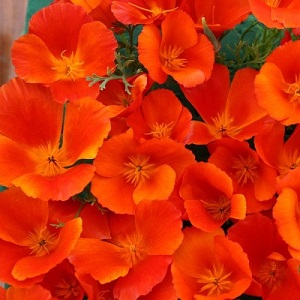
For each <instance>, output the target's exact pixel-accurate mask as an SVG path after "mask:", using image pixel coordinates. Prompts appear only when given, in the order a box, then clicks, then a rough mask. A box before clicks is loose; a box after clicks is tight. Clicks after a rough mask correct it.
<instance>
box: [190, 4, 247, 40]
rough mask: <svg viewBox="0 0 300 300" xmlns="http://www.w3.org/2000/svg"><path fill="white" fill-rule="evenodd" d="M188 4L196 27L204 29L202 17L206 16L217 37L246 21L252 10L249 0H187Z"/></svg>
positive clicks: (207, 22)
mask: <svg viewBox="0 0 300 300" xmlns="http://www.w3.org/2000/svg"><path fill="white" fill-rule="evenodd" d="M186 4H187V5H188V7H189V9H188V13H189V15H190V16H191V17H192V18H193V20H194V22H195V26H196V28H199V29H203V24H202V18H205V21H206V24H207V26H208V27H209V29H210V30H211V31H212V32H213V33H214V34H215V35H216V36H217V37H219V36H220V35H221V34H222V33H223V32H224V31H225V30H227V29H232V28H233V27H234V26H235V25H237V24H239V23H241V22H242V21H244V20H245V19H246V18H247V16H248V15H249V14H250V11H251V10H250V6H249V3H248V0H227V1H226V2H225V1H223V0H209V1H197V0H187V1H186Z"/></svg>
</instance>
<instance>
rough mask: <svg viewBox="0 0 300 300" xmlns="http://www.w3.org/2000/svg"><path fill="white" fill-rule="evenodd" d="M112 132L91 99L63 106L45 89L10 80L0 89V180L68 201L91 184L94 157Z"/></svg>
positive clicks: (102, 111)
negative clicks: (91, 161) (91, 160)
mask: <svg viewBox="0 0 300 300" xmlns="http://www.w3.org/2000/svg"><path fill="white" fill-rule="evenodd" d="M109 130H110V123H109V115H108V113H107V112H106V110H105V109H104V106H103V105H102V104H101V103H99V102H97V101H96V100H94V99H81V100H78V101H77V102H76V103H72V102H69V103H67V104H66V106H65V108H64V105H62V104H59V103H57V102H55V101H53V97H52V95H51V93H50V90H49V89H48V88H45V87H43V86H42V85H38V84H29V83H25V82H24V81H22V80H21V79H19V78H15V79H12V80H11V81H10V82H8V83H7V84H4V85H3V86H2V87H1V88H0V141H1V147H0V166H1V170H2V171H1V174H0V184H1V185H4V186H7V187H8V186H12V185H15V186H19V187H21V189H22V190H23V191H24V192H25V193H26V194H27V195H28V196H31V197H34V198H35V197H36V198H40V199H42V200H49V199H53V200H67V199H68V198H69V197H71V196H73V195H75V194H77V193H80V192H81V191H82V190H83V188H84V187H85V186H86V185H87V184H88V183H89V182H90V180H91V179H92V177H93V175H94V170H95V167H94V166H92V165H91V164H89V163H81V164H77V165H74V164H75V163H76V162H77V161H78V160H80V159H93V158H94V157H95V156H96V154H97V151H98V148H99V147H100V146H101V144H102V143H103V140H104V138H106V137H107V134H108V132H109Z"/></svg>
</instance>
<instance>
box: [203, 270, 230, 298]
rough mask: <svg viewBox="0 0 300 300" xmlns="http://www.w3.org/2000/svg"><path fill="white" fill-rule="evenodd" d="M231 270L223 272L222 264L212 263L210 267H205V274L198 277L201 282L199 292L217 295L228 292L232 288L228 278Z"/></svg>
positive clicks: (206, 294)
mask: <svg viewBox="0 0 300 300" xmlns="http://www.w3.org/2000/svg"><path fill="white" fill-rule="evenodd" d="M231 273H232V272H225V269H224V266H223V265H221V266H216V265H215V264H213V266H212V269H207V268H206V269H205V274H203V275H201V276H200V277H199V278H198V280H197V281H198V282H199V283H200V284H203V286H202V288H201V289H200V291H199V293H202V294H203V295H205V296H219V295H221V294H222V293H224V292H228V291H229V290H230V289H231V288H232V282H231V281H230V280H229V277H230V276H231Z"/></svg>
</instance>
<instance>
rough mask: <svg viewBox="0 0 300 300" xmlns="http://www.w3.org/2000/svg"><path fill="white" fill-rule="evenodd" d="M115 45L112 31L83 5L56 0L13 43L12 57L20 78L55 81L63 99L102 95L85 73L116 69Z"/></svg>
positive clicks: (58, 96)
mask: <svg viewBox="0 0 300 300" xmlns="http://www.w3.org/2000/svg"><path fill="white" fill-rule="evenodd" d="M116 47H117V42H116V40H115V38H114V36H113V33H112V32H111V31H110V30H109V29H107V28H106V26H105V25H104V24H102V23H101V22H98V21H94V22H93V21H92V18H91V17H90V16H88V15H87V13H86V12H85V11H84V9H83V8H82V7H80V6H77V5H72V4H70V3H57V4H53V5H50V6H47V7H45V8H43V9H42V10H40V11H38V12H37V13H36V14H35V15H34V16H33V17H32V19H31V20H30V23H29V33H28V34H26V35H24V36H22V37H20V38H19V39H17V40H16V41H15V42H14V45H13V47H12V62H13V64H14V66H15V71H16V73H17V75H18V76H19V77H20V78H22V79H24V80H25V81H26V82H30V83H42V84H45V85H47V86H50V87H51V91H52V93H53V95H54V99H55V101H58V102H61V103H64V102H66V101H68V100H70V101H75V100H77V99H79V98H81V97H84V96H90V97H93V98H95V97H97V95H98V86H97V85H94V86H92V87H89V83H88V81H87V80H86V77H87V76H90V75H92V74H93V73H96V74H97V75H105V74H106V72H107V68H108V67H109V68H113V67H114V59H115V56H114V50H115V49H116Z"/></svg>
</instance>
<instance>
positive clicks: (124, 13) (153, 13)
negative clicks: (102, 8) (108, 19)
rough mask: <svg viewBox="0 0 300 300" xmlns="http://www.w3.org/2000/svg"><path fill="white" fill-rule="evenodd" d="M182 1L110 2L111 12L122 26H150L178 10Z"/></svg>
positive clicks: (122, 0)
mask: <svg viewBox="0 0 300 300" xmlns="http://www.w3.org/2000/svg"><path fill="white" fill-rule="evenodd" d="M180 2H182V0H156V1H144V0H133V1H132V0H130V1H128V0H121V1H112V5H111V10H112V12H113V14H114V16H115V17H116V19H117V20H118V21H119V22H121V23H123V24H133V25H137V24H151V23H153V22H155V21H156V20H158V19H163V18H164V17H165V16H166V15H167V14H168V13H170V12H171V11H174V10H176V9H178V7H179V6H180Z"/></svg>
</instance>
